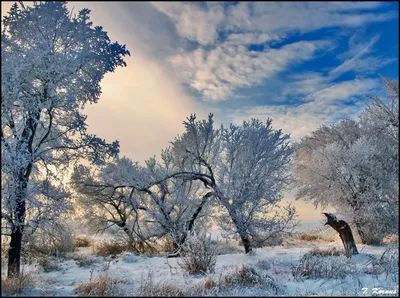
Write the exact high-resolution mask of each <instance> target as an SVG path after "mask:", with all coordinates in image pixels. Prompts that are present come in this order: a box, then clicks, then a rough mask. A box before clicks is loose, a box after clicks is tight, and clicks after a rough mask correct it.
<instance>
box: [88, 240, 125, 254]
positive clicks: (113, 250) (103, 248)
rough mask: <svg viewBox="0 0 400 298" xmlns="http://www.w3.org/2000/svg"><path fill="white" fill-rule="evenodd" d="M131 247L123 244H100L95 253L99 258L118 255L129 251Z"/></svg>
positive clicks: (97, 245)
mask: <svg viewBox="0 0 400 298" xmlns="http://www.w3.org/2000/svg"><path fill="white" fill-rule="evenodd" d="M129 250H130V247H129V245H127V244H126V243H121V242H112V243H109V242H99V243H96V245H95V246H94V248H93V253H94V254H95V255H97V256H109V255H118V254H120V253H122V252H124V251H129Z"/></svg>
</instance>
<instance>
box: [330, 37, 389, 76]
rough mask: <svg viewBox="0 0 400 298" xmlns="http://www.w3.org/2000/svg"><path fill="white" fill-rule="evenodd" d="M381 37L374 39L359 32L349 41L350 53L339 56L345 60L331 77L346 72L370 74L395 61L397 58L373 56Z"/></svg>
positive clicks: (332, 71)
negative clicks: (374, 47) (375, 46)
mask: <svg viewBox="0 0 400 298" xmlns="http://www.w3.org/2000/svg"><path fill="white" fill-rule="evenodd" d="M379 38H380V35H375V36H373V37H372V38H368V37H366V36H365V35H364V34H362V33H360V32H357V33H356V34H354V35H353V36H352V37H351V38H350V39H349V46H348V51H347V52H345V53H342V54H341V55H339V58H341V59H345V60H344V61H343V62H342V63H341V64H340V65H339V66H337V67H335V68H334V69H332V70H331V71H330V72H329V76H330V77H332V78H336V77H338V76H340V75H342V74H344V73H346V72H349V71H353V72H356V73H364V74H366V73H368V72H373V71H376V69H378V68H381V67H383V66H385V65H388V64H390V63H392V62H394V61H395V58H388V57H385V56H372V55H370V54H371V53H373V46H374V45H375V44H376V43H377V42H378V41H379Z"/></svg>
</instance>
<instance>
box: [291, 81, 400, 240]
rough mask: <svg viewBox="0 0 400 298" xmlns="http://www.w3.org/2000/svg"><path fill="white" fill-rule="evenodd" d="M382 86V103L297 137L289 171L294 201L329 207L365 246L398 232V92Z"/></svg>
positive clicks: (393, 87)
mask: <svg viewBox="0 0 400 298" xmlns="http://www.w3.org/2000/svg"><path fill="white" fill-rule="evenodd" d="M383 82H384V84H385V88H386V90H387V96H386V99H379V98H371V99H372V102H371V103H370V105H369V106H368V107H367V108H366V109H365V110H364V111H362V112H361V113H360V115H359V117H358V118H357V119H344V120H342V121H340V122H339V123H337V124H334V125H331V126H322V127H320V128H319V129H317V130H316V131H314V132H312V133H311V135H310V136H307V137H304V138H302V139H301V141H300V142H299V143H298V145H297V151H296V154H295V158H294V160H295V162H294V168H293V171H294V175H295V178H296V184H297V186H298V188H299V191H298V193H297V196H296V197H297V198H298V199H305V200H308V201H311V202H313V203H314V204H315V205H322V206H333V207H335V208H336V209H337V210H338V211H339V212H340V213H341V214H342V215H345V216H346V217H347V218H350V219H352V220H353V222H354V224H355V226H356V228H357V232H358V234H359V235H360V238H361V240H362V242H363V243H367V244H376V243H380V242H381V240H382V237H384V236H385V235H387V234H391V233H395V234H398V230H399V221H398V220H399V217H398V216H399V215H398V214H399V213H398V211H399V210H398V209H399V182H398V177H399V114H398V113H399V92H398V90H399V89H398V88H399V87H398V80H393V81H390V80H388V79H386V78H384V79H383Z"/></svg>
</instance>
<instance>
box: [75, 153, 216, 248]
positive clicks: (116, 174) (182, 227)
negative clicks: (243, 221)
mask: <svg viewBox="0 0 400 298" xmlns="http://www.w3.org/2000/svg"><path fill="white" fill-rule="evenodd" d="M169 161H170V154H169V150H168V149H166V150H164V151H163V152H162V154H161V161H160V162H158V161H156V159H155V158H150V159H149V160H147V161H146V164H145V166H140V165H139V164H138V163H134V162H132V161H131V160H130V159H129V158H126V157H123V158H117V159H115V160H114V161H111V162H108V163H106V164H105V165H103V166H100V167H96V168H89V167H84V166H79V167H76V168H75V170H74V173H73V175H72V179H71V182H72V185H73V187H74V189H75V190H76V193H77V195H78V196H79V202H80V203H81V204H83V205H84V206H85V208H84V209H85V210H86V211H87V212H86V213H87V214H86V215H85V217H86V218H87V219H88V220H89V221H91V222H92V223H95V225H97V226H98V228H107V227H110V226H112V225H116V226H117V227H119V228H120V229H121V230H122V231H124V233H125V235H126V236H128V242H129V243H130V244H131V245H132V247H135V246H137V245H142V244H143V243H145V244H148V245H151V243H150V241H151V239H153V238H155V239H158V238H160V237H163V236H169V237H170V238H171V239H172V240H173V242H174V244H175V248H176V249H177V248H178V247H180V246H181V245H182V244H183V242H184V241H185V238H186V235H187V233H188V232H189V231H191V230H192V229H193V226H194V223H195V221H196V220H197V219H198V218H199V217H200V216H201V214H202V213H201V212H203V213H204V208H205V204H206V203H207V201H208V199H209V198H210V197H211V193H210V192H207V191H204V190H202V189H201V188H200V187H199V185H198V182H196V181H184V180H183V179H182V178H170V179H166V177H168V176H169V174H170V171H171V168H170V162H169Z"/></svg>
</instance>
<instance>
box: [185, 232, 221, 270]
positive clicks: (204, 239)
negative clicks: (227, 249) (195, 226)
mask: <svg viewBox="0 0 400 298" xmlns="http://www.w3.org/2000/svg"><path fill="white" fill-rule="evenodd" d="M217 255H218V247H217V245H216V244H213V243H212V241H211V235H209V236H207V235H206V233H205V232H199V233H197V232H192V233H190V234H189V235H188V237H187V239H186V241H185V243H184V244H183V245H182V246H181V248H180V256H181V258H180V260H178V265H179V266H180V267H181V268H182V269H183V270H184V271H185V272H187V273H189V274H199V273H201V274H205V273H207V272H213V271H214V267H215V263H216V261H217Z"/></svg>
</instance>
